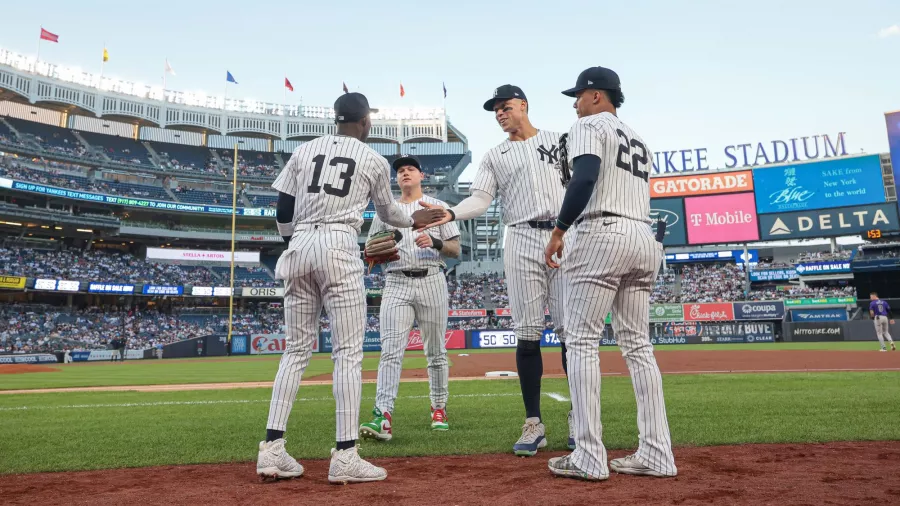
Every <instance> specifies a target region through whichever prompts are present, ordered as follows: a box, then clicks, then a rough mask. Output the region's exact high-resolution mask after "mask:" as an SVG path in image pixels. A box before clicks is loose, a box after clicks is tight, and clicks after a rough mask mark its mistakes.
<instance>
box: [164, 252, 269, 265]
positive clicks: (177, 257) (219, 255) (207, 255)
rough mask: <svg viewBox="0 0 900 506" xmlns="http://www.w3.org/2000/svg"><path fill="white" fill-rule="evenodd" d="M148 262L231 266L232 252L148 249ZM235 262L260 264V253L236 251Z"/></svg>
mask: <svg viewBox="0 0 900 506" xmlns="http://www.w3.org/2000/svg"><path fill="white" fill-rule="evenodd" d="M147 260H168V261H170V262H197V263H207V264H231V252H230V251H206V250H195V249H173V248H147ZM234 262H235V263H238V264H258V263H259V251H235V252H234Z"/></svg>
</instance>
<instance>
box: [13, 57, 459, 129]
mask: <svg viewBox="0 0 900 506" xmlns="http://www.w3.org/2000/svg"><path fill="white" fill-rule="evenodd" d="M0 65H6V66H9V67H12V68H14V69H16V70H19V71H22V72H27V73H29V74H35V75H39V76H45V77H49V78H52V79H58V80H60V81H65V82H68V83H74V84H78V85H80V86H85V87H88V88H94V89H97V90H100V91H105V92H112V93H120V94H123V95H129V96H132V97H138V98H145V99H149V100H156V101H160V102H168V103H170V104H177V105H184V106H191V107H203V108H207V109H217V110H224V111H235V112H241V113H248V114H265V115H270V116H287V117H289V118H290V117H302V118H320V119H333V118H334V110H333V109H332V108H331V107H329V106H307V105H302V103H301V104H300V105H285V104H276V103H272V102H262V101H258V100H250V99H237V98H228V99H226V98H225V97H224V96H215V95H207V94H205V93H202V92H184V91H175V90H165V89H163V87H162V85H161V84H155V85H148V84H144V83H139V82H132V81H123V80H121V79H115V78H111V77H107V76H102V77H101V76H100V75H97V74H92V73H90V72H86V71H84V70H82V69H80V68H78V67H63V66H60V65H55V64H52V63H48V62H45V61H36V59H35V58H34V57H32V56H25V55H21V54H18V53H14V52H12V51H9V50H8V49H2V48H0ZM160 67H162V66H160ZM160 70H162V68H160ZM160 78H162V75H160ZM301 102H302V99H301ZM379 109H380V110H379V112H377V113H374V114H373V115H372V119H373V120H395V119H396V120H407V119H414V120H433V119H442V118H443V117H444V110H443V109H442V108H437V107H432V108H410V107H398V108H379Z"/></svg>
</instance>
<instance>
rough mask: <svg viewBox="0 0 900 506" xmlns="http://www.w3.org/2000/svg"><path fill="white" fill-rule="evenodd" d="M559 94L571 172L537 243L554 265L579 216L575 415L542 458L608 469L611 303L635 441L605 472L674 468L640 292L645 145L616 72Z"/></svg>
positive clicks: (572, 323) (559, 468)
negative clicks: (634, 414) (605, 436)
mask: <svg viewBox="0 0 900 506" xmlns="http://www.w3.org/2000/svg"><path fill="white" fill-rule="evenodd" d="M563 94H565V95H567V96H570V97H576V99H575V106H574V107H575V110H576V111H577V114H578V118H579V119H578V121H576V122H575V124H574V125H573V126H572V129H571V130H570V131H569V134H568V140H567V142H566V150H567V151H568V156H567V160H570V161H571V162H572V174H573V175H572V179H571V181H570V182H568V187H567V189H566V195H565V200H564V201H563V204H562V209H561V210H560V212H559V217H558V218H557V222H556V228H555V229H554V230H553V233H552V235H551V239H550V242H549V244H548V245H547V249H546V251H545V253H544V254H545V260H546V262H547V265H548V266H550V267H553V268H558V267H559V264H558V263H557V262H556V261H554V260H553V257H554V256H556V257H557V258H563V249H564V248H563V237H564V235H566V231H567V230H568V229H569V227H570V225H572V224H573V223H576V222H577V221H582V222H581V224H580V225H579V227H578V230H577V231H575V234H576V235H577V237H576V239H575V242H574V246H572V247H571V248H568V250H567V252H566V256H565V258H566V260H565V267H564V271H565V275H566V280H567V281H568V283H569V288H568V291H567V292H566V324H565V325H566V338H567V341H566V342H567V346H568V353H569V357H568V358H569V390H570V393H571V394H572V403H573V407H574V409H573V411H574V414H575V446H576V448H575V451H574V452H572V453H571V454H569V455H567V456H565V457H557V458H554V459H550V462H549V467H550V471H551V472H552V473H553V474H556V475H560V476H568V477H574V478H581V479H587V480H605V479H607V478H609V468H608V467H607V463H606V448H605V447H604V446H603V442H602V441H601V436H602V425H601V423H600V359H599V356H598V354H597V347H598V345H599V340H600V337H601V336H602V335H603V330H604V320H605V317H606V315H607V314H608V313H609V312H610V310H612V325H613V330H614V332H615V336H616V342H617V343H618V345H619V349H620V350H621V351H622V356H623V357H624V358H625V363H626V364H627V365H628V370H629V372H630V373H631V382H632V384H633V386H634V393H635V397H636V398H637V411H638V419H637V423H638V431H639V444H638V449H637V451H636V452H635V453H634V454H633V455H629V456H627V457H624V458H621V459H615V460H613V461H612V462H610V463H609V467H611V468H612V469H613V470H614V471H616V472H619V473H625V474H635V475H645V476H660V477H662V476H675V475H676V474H677V469H676V468H675V457H674V456H673V455H672V440H671V437H670V435H669V423H668V421H667V419H666V405H665V399H664V398H663V391H662V378H661V376H660V374H659V367H658V366H657V365H656V358H655V357H654V355H653V345H652V344H650V336H649V330H650V292H651V290H652V289H653V283H654V280H655V278H656V275H657V273H658V272H659V268H660V262H661V261H662V258H663V247H662V237H660V232H664V230H665V229H664V228H661V229H660V230H658V231H657V234H656V237H654V234H653V232H652V231H651V227H650V219H649V216H650V187H649V184H648V177H649V174H650V168H651V164H652V162H651V161H652V159H653V157H652V153H651V152H650V149H649V148H648V147H647V145H646V144H645V143H644V141H643V139H641V137H640V136H639V135H638V134H637V133H636V132H635V131H634V130H632V129H631V128H630V127H629V126H628V125H626V124H625V123H623V122H622V121H621V120H620V119H619V118H618V117H617V115H616V110H617V109H618V108H619V107H621V105H622V102H623V101H624V96H623V95H622V91H621V86H620V83H619V76H618V75H616V73H615V72H613V71H612V70H609V69H606V68H603V67H592V68H590V69H587V70H585V71H584V72H582V73H581V75H579V76H578V80H577V82H576V85H575V87H574V88H571V89H569V90H566V91H564V92H563Z"/></svg>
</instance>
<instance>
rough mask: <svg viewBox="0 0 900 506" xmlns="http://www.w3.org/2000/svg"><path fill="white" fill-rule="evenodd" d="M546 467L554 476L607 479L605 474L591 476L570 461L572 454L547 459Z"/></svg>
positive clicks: (593, 479)
mask: <svg viewBox="0 0 900 506" xmlns="http://www.w3.org/2000/svg"><path fill="white" fill-rule="evenodd" d="M547 467H548V468H549V469H550V472H551V473H553V474H555V475H556V476H564V477H566V478H575V479H578V480H587V481H604V480H608V479H609V475H606V476H593V475H590V474H588V473H586V472H584V471H582V470H581V469H578V467H576V466H575V464H573V463H572V454H571V453H570V454H568V455H566V456H564V457H554V458H552V459H550V460H549V461H547Z"/></svg>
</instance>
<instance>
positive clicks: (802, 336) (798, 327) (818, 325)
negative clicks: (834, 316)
mask: <svg viewBox="0 0 900 506" xmlns="http://www.w3.org/2000/svg"><path fill="white" fill-rule="evenodd" d="M785 326H786V327H789V328H788V335H787V337H789V338H790V340H791V341H799V342H811V343H815V342H820V341H843V340H844V326H843V324H842V323H841V322H815V323H793V324H791V325H785Z"/></svg>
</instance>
